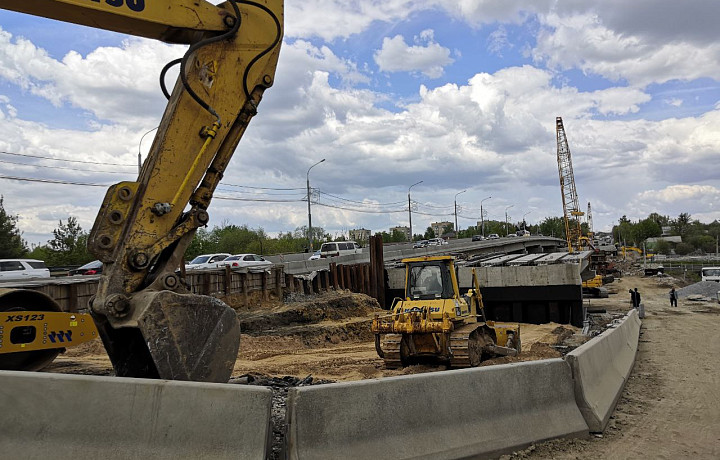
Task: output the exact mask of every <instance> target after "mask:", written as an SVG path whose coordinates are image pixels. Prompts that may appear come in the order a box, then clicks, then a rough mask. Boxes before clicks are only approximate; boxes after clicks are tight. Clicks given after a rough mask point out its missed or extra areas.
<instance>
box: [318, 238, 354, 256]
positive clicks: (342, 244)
mask: <svg viewBox="0 0 720 460" xmlns="http://www.w3.org/2000/svg"><path fill="white" fill-rule="evenodd" d="M361 252H362V249H361V248H360V245H359V244H357V243H356V242H354V241H333V242H331V243H323V244H322V246H320V257H322V258H323V259H325V258H327V257H338V256H347V255H350V254H360V253H361Z"/></svg>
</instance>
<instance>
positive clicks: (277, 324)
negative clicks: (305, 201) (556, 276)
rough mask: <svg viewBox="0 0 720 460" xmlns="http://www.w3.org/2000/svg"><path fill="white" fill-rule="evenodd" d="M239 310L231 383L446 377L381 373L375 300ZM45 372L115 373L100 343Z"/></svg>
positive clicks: (554, 340)
mask: <svg viewBox="0 0 720 460" xmlns="http://www.w3.org/2000/svg"><path fill="white" fill-rule="evenodd" d="M226 300H230V302H229V303H231V301H232V299H226ZM236 310H237V312H238V318H239V319H240V323H241V330H242V331H243V334H242V336H241V338H240V352H239V354H238V359H237V361H236V362H235V367H234V369H233V373H232V378H231V381H237V380H238V379H240V378H241V377H242V376H245V375H248V374H249V375H252V376H263V377H276V378H281V377H286V376H291V377H295V378H298V379H303V378H307V377H308V376H311V377H312V378H313V379H314V380H325V381H350V380H362V379H370V378H379V377H389V376H394V375H407V374H417V373H422V372H436V371H443V370H445V369H446V367H445V366H444V365H432V364H424V365H414V366H409V367H407V368H404V369H392V370H390V369H385V367H384V364H383V361H382V359H381V358H379V357H378V355H377V352H376V351H375V342H374V337H373V334H372V333H371V332H370V324H371V322H372V318H373V317H374V315H375V314H384V313H386V312H385V311H383V310H381V309H380V308H379V307H378V304H377V302H376V301H375V300H374V299H372V298H370V297H368V296H365V295H362V294H353V293H350V292H347V291H342V292H332V291H331V292H327V293H323V294H320V295H313V296H297V297H295V298H293V299H290V301H287V302H278V301H272V300H271V301H266V302H260V301H259V302H258V305H257V307H255V308H252V309H248V308H237V309H236ZM579 333H580V331H579V330H578V328H575V327H573V326H569V325H560V324H555V323H549V324H542V325H533V324H522V325H521V334H520V335H521V339H522V347H523V352H522V353H521V355H520V356H518V357H504V358H497V359H493V360H489V361H485V362H483V365H493V364H500V363H506V362H512V361H530V360H537V359H545V358H553V357H560V356H562V353H561V352H560V351H558V350H556V349H555V348H553V346H555V345H558V344H561V343H562V342H564V341H566V340H568V339H569V338H574V339H578V338H579V337H580V335H579ZM581 340H582V339H581ZM46 371H47V372H62V373H73V374H90V375H112V373H113V370H112V365H111V364H110V360H109V358H108V357H107V354H106V353H105V349H104V348H103V346H102V343H101V342H100V341H94V342H90V343H87V344H84V345H80V346H78V347H74V348H70V349H68V350H67V351H66V352H65V353H63V354H61V355H60V356H58V358H56V360H55V361H54V362H53V363H52V364H51V365H50V366H49V367H48V368H46Z"/></svg>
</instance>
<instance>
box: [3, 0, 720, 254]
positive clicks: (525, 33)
mask: <svg viewBox="0 0 720 460" xmlns="http://www.w3.org/2000/svg"><path fill="white" fill-rule="evenodd" d="M212 3H215V4H217V3H219V2H212ZM718 24H720V2H717V1H712V0H685V1H682V2H677V1H669V0H633V1H631V2H628V1H625V0H622V1H621V0H602V1H600V0H582V1H581V0H554V1H550V0H536V1H532V2H529V1H519V0H504V1H490V0H456V1H454V2H448V1H440V0H362V1H360V0H303V1H298V0H287V1H286V2H285V21H284V26H285V36H284V40H283V45H282V50H281V53H280V60H279V64H278V68H277V73H276V75H275V84H274V86H273V87H272V88H270V89H269V90H267V92H266V93H265V95H264V98H263V101H262V103H261V105H260V107H259V112H258V115H257V116H256V117H255V118H254V119H253V120H252V122H251V123H250V127H249V128H248V130H247V132H246V134H245V136H244V137H243V139H242V140H241V141H240V144H239V146H238V148H237V150H236V152H235V155H234V156H233V160H232V161H231V163H230V165H229V167H228V169H227V171H226V173H225V177H224V179H223V181H222V182H221V184H220V186H219V187H218V190H217V191H216V194H215V199H214V200H213V202H212V204H211V206H210V208H209V210H208V211H209V213H210V226H213V225H225V224H237V225H243V224H246V225H248V226H250V227H252V228H262V229H264V230H265V231H266V232H268V233H269V234H271V235H274V234H277V233H279V232H288V231H293V230H295V229H296V228H297V227H300V226H303V225H307V223H308V222H307V221H308V216H307V202H306V201H305V199H306V191H305V187H306V179H307V177H308V168H310V167H311V166H313V165H314V164H315V163H317V162H319V161H320V160H322V159H325V162H323V163H321V164H318V165H317V166H314V167H313V169H312V170H311V171H310V173H309V177H310V183H311V186H312V188H313V193H312V200H311V205H312V224H313V226H314V227H318V226H319V227H322V228H324V229H325V230H326V231H327V232H328V233H330V234H331V235H332V236H339V235H341V234H343V233H345V232H347V231H348V230H350V229H355V228H367V229H370V230H372V231H373V232H376V231H388V229H389V228H390V227H394V226H398V225H407V224H408V189H409V187H410V186H412V189H411V191H410V192H411V199H412V224H413V231H414V233H421V232H423V231H424V230H425V229H426V228H427V227H428V226H429V225H430V223H431V222H439V221H450V222H454V219H455V214H454V211H455V208H454V204H455V202H457V209H458V211H457V216H458V224H459V227H460V228H465V227H468V226H471V225H475V224H476V223H477V222H478V221H479V220H480V208H481V202H482V208H483V210H484V211H485V214H486V217H485V218H486V219H493V220H499V221H504V220H505V217H506V213H507V217H508V220H509V221H510V222H519V221H522V220H523V218H524V219H525V220H526V221H527V223H528V224H536V223H538V222H540V221H542V220H543V219H544V218H546V217H560V216H562V212H563V210H562V196H561V191H560V185H559V178H558V166H557V145H556V133H555V117H558V116H560V117H562V118H563V123H564V127H565V131H566V134H567V139H568V143H569V147H570V151H571V154H572V162H573V169H574V175H575V182H576V188H577V193H578V196H579V201H580V208H581V209H583V210H585V209H586V207H587V203H588V202H590V203H591V205H592V217H593V224H594V229H595V231H609V230H610V229H611V228H612V226H613V225H614V224H616V223H617V222H618V219H620V218H621V217H622V216H623V215H625V216H627V217H628V218H629V219H631V220H638V219H643V218H645V217H647V216H648V215H649V214H650V213H652V212H658V213H660V214H662V215H668V216H671V217H677V216H678V215H679V214H680V213H683V212H687V213H689V214H690V215H691V217H692V218H693V219H698V220H700V221H702V222H706V223H709V222H711V221H713V220H715V219H720V181H719V180H718V179H719V178H720V129H719V128H720V81H719V78H720V28H718ZM185 50H186V47H184V46H180V45H169V44H165V43H162V42H158V41H153V40H149V39H143V38H137V37H131V36H127V35H121V34H117V33H113V32H107V31H103V30H98V29H93V28H88V27H84V26H78V25H73V24H66V23H62V22H57V21H53V20H49V19H43V18H38V17H34V16H29V15H25V14H21V13H15V12H9V11H4V10H0V195H2V196H3V197H4V207H5V210H6V211H7V212H8V213H10V214H13V215H17V216H18V217H19V221H18V227H19V229H20V230H21V231H22V232H23V238H24V239H25V240H26V241H27V242H28V243H30V244H38V243H45V242H46V241H47V240H49V239H51V237H52V231H53V229H55V228H57V226H58V223H59V221H60V220H62V221H63V222H66V221H67V218H68V216H73V217H75V218H77V219H78V222H79V223H80V225H81V226H82V228H83V229H85V230H88V231H89V230H90V228H91V227H92V224H93V222H94V220H95V215H96V214H97V212H98V209H99V206H100V204H101V202H102V199H103V197H104V194H105V189H106V188H107V187H108V186H109V185H110V184H113V183H116V182H120V181H125V180H136V178H137V162H138V153H140V154H141V156H142V158H145V156H146V155H147V152H148V150H149V148H150V145H151V144H152V137H153V136H154V131H151V130H152V129H153V128H155V127H156V126H157V124H158V122H159V120H160V117H161V116H162V112H163V110H164V107H165V103H166V101H165V98H164V96H163V95H162V92H161V90H160V87H159V83H158V78H159V74H160V70H161V68H162V66H163V65H164V64H165V63H167V62H169V61H171V60H173V59H176V58H178V57H181V56H182V55H183V53H184V52H185ZM176 75H177V74H175V75H172V78H173V79H174V78H175V77H176ZM148 131H151V132H150V133H149V134H147V133H148ZM420 181H422V182H421V183H420V184H417V185H414V186H413V184H415V183H417V182H420ZM488 197H490V198H488Z"/></svg>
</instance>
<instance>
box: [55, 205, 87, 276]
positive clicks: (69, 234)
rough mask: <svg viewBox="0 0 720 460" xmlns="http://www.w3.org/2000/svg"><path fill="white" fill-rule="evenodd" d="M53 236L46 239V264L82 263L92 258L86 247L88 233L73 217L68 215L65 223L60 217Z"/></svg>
mask: <svg viewBox="0 0 720 460" xmlns="http://www.w3.org/2000/svg"><path fill="white" fill-rule="evenodd" d="M53 237H54V238H53V239H52V240H49V241H48V246H49V252H48V258H47V259H46V262H47V263H48V265H82V264H85V263H87V262H90V261H91V260H93V259H94V257H93V256H92V254H90V251H88V248H87V242H88V234H87V232H84V231H83V229H82V227H80V224H79V223H78V221H77V219H76V218H75V217H72V216H70V217H68V220H67V223H66V224H63V222H62V219H61V220H60V223H59V225H58V227H57V228H56V229H55V230H53Z"/></svg>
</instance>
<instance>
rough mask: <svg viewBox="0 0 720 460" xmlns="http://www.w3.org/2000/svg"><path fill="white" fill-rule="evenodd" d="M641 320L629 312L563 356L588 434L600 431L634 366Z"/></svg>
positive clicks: (635, 314)
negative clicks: (572, 381)
mask: <svg viewBox="0 0 720 460" xmlns="http://www.w3.org/2000/svg"><path fill="white" fill-rule="evenodd" d="M640 324H641V322H640V319H639V318H638V313H637V311H636V310H632V311H630V313H628V315H627V316H626V317H625V318H624V319H623V320H622V322H621V323H620V324H618V325H617V326H616V327H614V328H612V329H608V330H607V331H605V332H603V333H602V334H600V335H598V336H597V337H595V338H593V339H592V340H590V341H588V342H587V343H585V344H584V345H582V346H581V347H578V348H576V349H575V350H573V351H572V352H570V353H568V354H567V355H566V356H565V360H566V361H567V362H568V364H570V368H571V369H572V374H573V380H574V381H575V399H576V400H577V405H578V407H579V408H580V412H581V413H582V414H583V417H585V421H586V422H587V424H588V427H589V428H590V431H591V432H602V431H603V430H604V429H605V426H606V425H607V423H608V420H609V419H610V415H611V414H612V412H613V410H614V409H615V405H616V404H617V401H618V399H620V394H621V393H622V390H623V388H624V387H625V382H626V381H627V379H628V376H629V375H630V372H631V371H632V368H633V365H634V364H635V355H636V353H637V347H638V338H639V336H640Z"/></svg>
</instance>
